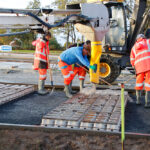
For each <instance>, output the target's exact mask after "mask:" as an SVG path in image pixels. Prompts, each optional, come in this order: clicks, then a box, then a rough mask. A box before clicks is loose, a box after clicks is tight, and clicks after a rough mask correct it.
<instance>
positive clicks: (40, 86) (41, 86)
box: [38, 80, 49, 95]
mask: <svg viewBox="0 0 150 150" xmlns="http://www.w3.org/2000/svg"><path fill="white" fill-rule="evenodd" d="M44 85H45V80H39V83H38V94H40V95H46V94H48V93H49V92H48V91H47V90H45V89H44Z"/></svg>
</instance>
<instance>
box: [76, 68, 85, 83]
mask: <svg viewBox="0 0 150 150" xmlns="http://www.w3.org/2000/svg"><path fill="white" fill-rule="evenodd" d="M73 72H74V76H75V75H76V74H78V77H79V80H84V79H85V75H86V71H85V70H84V69H83V68H82V67H74V70H73Z"/></svg>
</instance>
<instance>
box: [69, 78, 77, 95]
mask: <svg viewBox="0 0 150 150" xmlns="http://www.w3.org/2000/svg"><path fill="white" fill-rule="evenodd" d="M69 91H70V93H71V94H76V93H77V92H76V91H73V90H72V81H71V82H70V84H69Z"/></svg>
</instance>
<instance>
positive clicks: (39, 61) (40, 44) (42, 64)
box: [32, 32, 51, 95]
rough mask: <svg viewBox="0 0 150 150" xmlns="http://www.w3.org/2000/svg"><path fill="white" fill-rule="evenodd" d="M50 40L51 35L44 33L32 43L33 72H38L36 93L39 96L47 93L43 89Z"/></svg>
mask: <svg viewBox="0 0 150 150" xmlns="http://www.w3.org/2000/svg"><path fill="white" fill-rule="evenodd" d="M50 38H51V33H50V32H46V33H45V34H44V36H43V37H42V38H40V39H38V40H36V41H34V42H33V43H32V44H33V45H35V46H36V50H35V55H34V70H38V72H39V82H38V93H39V94H41V95H45V94H47V93H48V91H47V90H45V89H44V85H45V80H46V77H47V69H48V63H47V56H48V55H49V40H50Z"/></svg>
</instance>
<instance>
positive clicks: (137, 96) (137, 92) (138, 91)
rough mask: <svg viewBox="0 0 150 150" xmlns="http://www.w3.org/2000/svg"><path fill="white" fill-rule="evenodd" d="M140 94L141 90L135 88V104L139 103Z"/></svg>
mask: <svg viewBox="0 0 150 150" xmlns="http://www.w3.org/2000/svg"><path fill="white" fill-rule="evenodd" d="M141 95H142V91H141V90H136V104H137V105H141V101H140V99H141Z"/></svg>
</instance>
